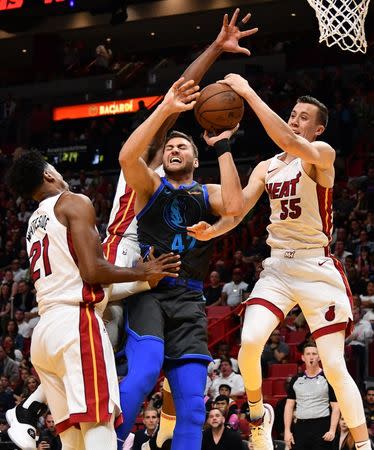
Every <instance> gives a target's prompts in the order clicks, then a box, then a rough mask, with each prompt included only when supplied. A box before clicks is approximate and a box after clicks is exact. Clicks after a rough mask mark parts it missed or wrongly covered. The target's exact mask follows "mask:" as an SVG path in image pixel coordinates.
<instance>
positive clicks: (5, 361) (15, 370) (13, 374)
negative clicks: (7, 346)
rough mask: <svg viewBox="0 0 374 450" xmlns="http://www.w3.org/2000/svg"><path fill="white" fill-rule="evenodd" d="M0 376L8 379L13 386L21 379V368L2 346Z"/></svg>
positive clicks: (0, 351)
mask: <svg viewBox="0 0 374 450" xmlns="http://www.w3.org/2000/svg"><path fill="white" fill-rule="evenodd" d="M0 375H4V376H6V377H8V378H9V381H10V382H11V383H12V384H15V383H17V381H18V379H19V366H18V364H17V363H16V362H15V361H13V360H12V359H11V358H9V356H8V355H7V354H6V353H5V350H4V348H3V346H0Z"/></svg>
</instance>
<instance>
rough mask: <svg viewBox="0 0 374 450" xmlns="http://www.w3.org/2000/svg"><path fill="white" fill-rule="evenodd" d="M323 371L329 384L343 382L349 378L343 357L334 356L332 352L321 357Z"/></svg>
mask: <svg viewBox="0 0 374 450" xmlns="http://www.w3.org/2000/svg"><path fill="white" fill-rule="evenodd" d="M321 361H322V365H323V371H324V372H325V375H326V377H327V378H328V381H329V382H330V384H332V385H333V384H334V383H337V382H339V381H343V380H344V379H345V378H346V377H347V376H348V377H349V374H348V370H347V366H346V364H345V360H344V356H343V355H339V354H334V352H327V353H326V354H325V355H323V356H322V357H321Z"/></svg>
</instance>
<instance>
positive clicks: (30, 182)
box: [6, 150, 48, 198]
mask: <svg viewBox="0 0 374 450" xmlns="http://www.w3.org/2000/svg"><path fill="white" fill-rule="evenodd" d="M47 165H48V163H47V161H46V160H45V159H44V157H43V155H42V154H41V153H39V152H38V151H36V150H32V151H29V152H27V153H24V154H23V155H21V156H20V157H19V158H17V159H16V160H14V161H13V164H12V165H11V167H10V168H9V170H8V173H7V176H6V181H7V184H8V186H9V187H10V189H11V190H12V191H13V192H15V193H16V194H17V195H20V196H21V197H23V198H30V197H32V196H33V194H34V193H35V191H36V190H37V189H38V187H40V186H41V185H42V184H43V180H44V171H45V169H46V167H47Z"/></svg>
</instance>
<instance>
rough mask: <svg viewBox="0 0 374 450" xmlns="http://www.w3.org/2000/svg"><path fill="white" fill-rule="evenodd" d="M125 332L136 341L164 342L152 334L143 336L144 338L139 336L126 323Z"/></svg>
mask: <svg viewBox="0 0 374 450" xmlns="http://www.w3.org/2000/svg"><path fill="white" fill-rule="evenodd" d="M125 329H126V331H127V332H128V333H129V334H130V335H131V336H132V337H133V338H135V339H136V340H137V341H142V340H144V339H151V340H154V341H158V342H162V343H163V342H164V340H163V339H161V338H160V337H158V336H153V335H152V334H145V335H144V336H140V335H139V334H138V333H136V332H135V331H134V330H132V329H131V328H130V327H129V325H128V322H126V327H125Z"/></svg>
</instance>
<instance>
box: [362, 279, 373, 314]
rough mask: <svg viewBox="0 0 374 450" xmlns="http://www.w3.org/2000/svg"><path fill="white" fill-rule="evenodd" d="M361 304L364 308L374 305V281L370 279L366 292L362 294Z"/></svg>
mask: <svg viewBox="0 0 374 450" xmlns="http://www.w3.org/2000/svg"><path fill="white" fill-rule="evenodd" d="M360 300H361V306H362V307H363V308H372V307H373V306H374V282H373V281H369V283H368V284H367V285H366V294H365V295H360Z"/></svg>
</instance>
